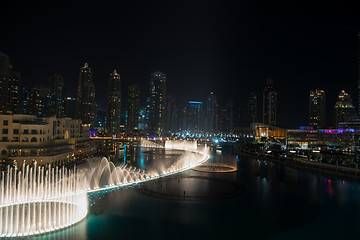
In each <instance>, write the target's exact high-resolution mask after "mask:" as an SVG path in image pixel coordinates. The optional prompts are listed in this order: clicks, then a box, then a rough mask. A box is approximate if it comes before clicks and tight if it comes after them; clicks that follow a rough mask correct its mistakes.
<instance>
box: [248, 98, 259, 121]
mask: <svg viewBox="0 0 360 240" xmlns="http://www.w3.org/2000/svg"><path fill="white" fill-rule="evenodd" d="M257 111H258V108H257V96H256V93H254V92H251V93H250V94H249V97H248V102H247V115H248V116H247V119H248V124H249V125H250V124H252V123H254V122H256V121H257Z"/></svg>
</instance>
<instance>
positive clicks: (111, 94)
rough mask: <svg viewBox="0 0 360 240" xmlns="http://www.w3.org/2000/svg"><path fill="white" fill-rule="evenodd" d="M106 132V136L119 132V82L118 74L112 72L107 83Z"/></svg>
mask: <svg viewBox="0 0 360 240" xmlns="http://www.w3.org/2000/svg"><path fill="white" fill-rule="evenodd" d="M106 113H107V117H106V132H107V134H108V135H110V136H111V135H117V134H119V133H120V132H121V127H120V124H121V80H120V74H118V73H117V71H116V70H114V71H113V72H112V73H111V74H110V78H109V81H108V92H107V103H106Z"/></svg>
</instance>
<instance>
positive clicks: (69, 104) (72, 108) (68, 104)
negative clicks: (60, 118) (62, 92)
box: [64, 97, 76, 119]
mask: <svg viewBox="0 0 360 240" xmlns="http://www.w3.org/2000/svg"><path fill="white" fill-rule="evenodd" d="M64 106H65V113H64V115H65V117H68V118H73V119H75V118H76V98H74V97H66V98H65V104H64Z"/></svg>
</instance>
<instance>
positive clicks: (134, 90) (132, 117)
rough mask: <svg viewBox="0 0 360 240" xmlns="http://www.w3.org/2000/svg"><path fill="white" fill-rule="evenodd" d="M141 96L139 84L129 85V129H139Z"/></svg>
mask: <svg viewBox="0 0 360 240" xmlns="http://www.w3.org/2000/svg"><path fill="white" fill-rule="evenodd" d="M139 97H140V91H139V86H138V85H137V84H133V85H131V86H129V92H128V105H127V116H128V117H127V126H126V128H127V130H138V129H139V114H140V112H139V111H140V108H139Z"/></svg>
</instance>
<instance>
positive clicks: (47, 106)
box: [26, 85, 51, 117]
mask: <svg viewBox="0 0 360 240" xmlns="http://www.w3.org/2000/svg"><path fill="white" fill-rule="evenodd" d="M26 101H27V103H26V113H27V114H31V115H35V116H38V117H50V116H51V114H50V113H51V92H50V89H49V88H48V87H45V86H43V85H39V86H36V87H34V88H32V89H31V90H30V91H29V93H28V96H27V99H26Z"/></svg>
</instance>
